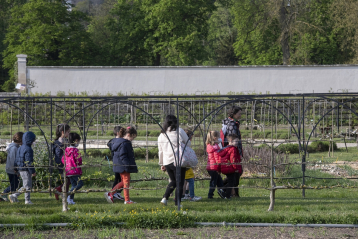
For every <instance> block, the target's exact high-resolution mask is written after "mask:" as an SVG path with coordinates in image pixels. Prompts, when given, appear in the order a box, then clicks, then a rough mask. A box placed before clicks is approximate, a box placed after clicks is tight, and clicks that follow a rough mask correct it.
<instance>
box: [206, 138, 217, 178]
mask: <svg viewBox="0 0 358 239" xmlns="http://www.w3.org/2000/svg"><path fill="white" fill-rule="evenodd" d="M219 150H220V147H219V145H218V144H214V145H211V144H208V145H206V152H207V153H208V163H207V164H206V170H208V171H218V172H220V162H219V156H218V151H219Z"/></svg>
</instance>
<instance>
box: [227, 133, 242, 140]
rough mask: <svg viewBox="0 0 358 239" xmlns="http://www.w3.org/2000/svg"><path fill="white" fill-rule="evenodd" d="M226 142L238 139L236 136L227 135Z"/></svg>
mask: <svg viewBox="0 0 358 239" xmlns="http://www.w3.org/2000/svg"><path fill="white" fill-rule="evenodd" d="M226 138H227V140H228V141H233V140H234V139H238V138H239V137H238V136H237V135H236V134H229V135H228V136H226Z"/></svg>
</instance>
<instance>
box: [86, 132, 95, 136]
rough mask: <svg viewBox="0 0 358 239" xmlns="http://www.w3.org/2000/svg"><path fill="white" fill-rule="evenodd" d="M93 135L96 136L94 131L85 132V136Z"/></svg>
mask: <svg viewBox="0 0 358 239" xmlns="http://www.w3.org/2000/svg"><path fill="white" fill-rule="evenodd" d="M95 135H97V132H96V131H88V132H87V136H95Z"/></svg>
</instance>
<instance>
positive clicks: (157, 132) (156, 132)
mask: <svg viewBox="0 0 358 239" xmlns="http://www.w3.org/2000/svg"><path fill="white" fill-rule="evenodd" d="M159 135H160V131H159V130H151V131H150V133H149V136H150V137H158V136H159Z"/></svg>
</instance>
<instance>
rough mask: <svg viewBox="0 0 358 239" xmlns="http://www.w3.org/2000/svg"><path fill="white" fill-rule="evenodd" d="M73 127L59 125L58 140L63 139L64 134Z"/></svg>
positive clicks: (57, 129)
mask: <svg viewBox="0 0 358 239" xmlns="http://www.w3.org/2000/svg"><path fill="white" fill-rule="evenodd" d="M70 129H71V127H70V126H69V125H68V124H59V125H57V127H56V140H58V139H59V138H61V136H62V132H66V131H69V130H70Z"/></svg>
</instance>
